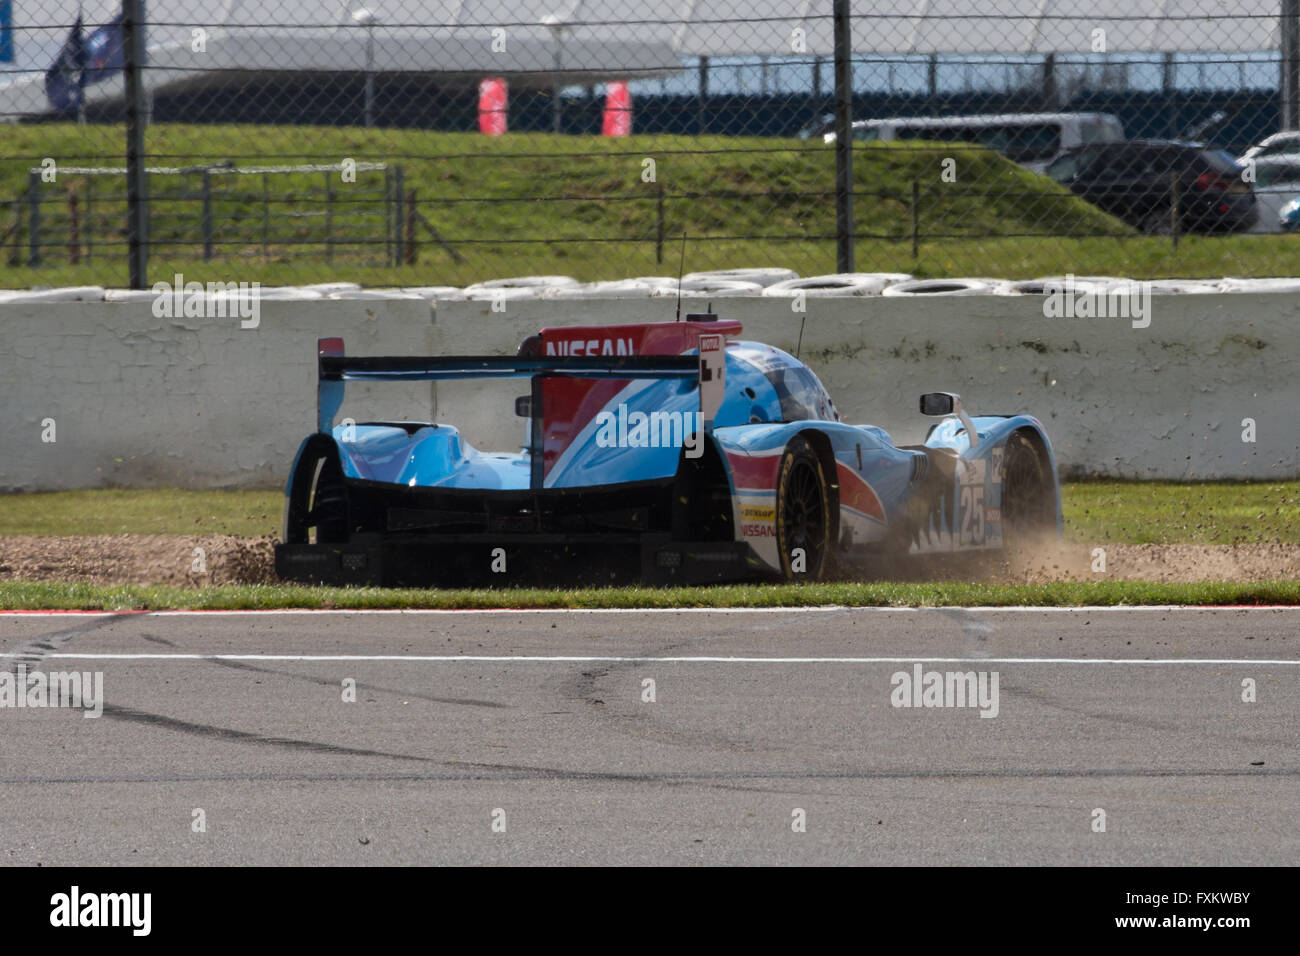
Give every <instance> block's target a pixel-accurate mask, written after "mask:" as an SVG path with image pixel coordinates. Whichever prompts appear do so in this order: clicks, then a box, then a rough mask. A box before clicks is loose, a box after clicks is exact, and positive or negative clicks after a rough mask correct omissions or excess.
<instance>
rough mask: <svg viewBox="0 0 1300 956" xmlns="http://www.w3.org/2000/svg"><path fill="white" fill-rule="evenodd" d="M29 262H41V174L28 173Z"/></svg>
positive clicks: (36, 264) (35, 264)
mask: <svg viewBox="0 0 1300 956" xmlns="http://www.w3.org/2000/svg"><path fill="white" fill-rule="evenodd" d="M27 264H28V265H29V266H39V265H40V264H41V174H40V173H34V172H33V173H28V174H27Z"/></svg>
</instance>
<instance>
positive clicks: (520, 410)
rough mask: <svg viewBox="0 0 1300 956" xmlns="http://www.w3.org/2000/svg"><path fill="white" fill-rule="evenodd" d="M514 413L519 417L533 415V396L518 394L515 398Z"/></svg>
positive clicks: (530, 416)
mask: <svg viewBox="0 0 1300 956" xmlns="http://www.w3.org/2000/svg"><path fill="white" fill-rule="evenodd" d="M515 414H516V415H518V416H519V417H520V418H532V417H533V396H531V395H520V396H519V397H518V398H516V399H515Z"/></svg>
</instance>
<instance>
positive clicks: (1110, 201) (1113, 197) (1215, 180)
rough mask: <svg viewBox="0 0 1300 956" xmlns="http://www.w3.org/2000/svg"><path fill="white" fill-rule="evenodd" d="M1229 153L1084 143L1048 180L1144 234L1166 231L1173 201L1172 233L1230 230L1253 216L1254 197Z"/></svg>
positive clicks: (1181, 146) (1157, 143)
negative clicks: (1176, 206)
mask: <svg viewBox="0 0 1300 956" xmlns="http://www.w3.org/2000/svg"><path fill="white" fill-rule="evenodd" d="M1243 171H1244V168H1243V167H1242V166H1240V165H1238V163H1237V161H1236V160H1235V159H1234V158H1233V156H1232V155H1231V154H1230V153H1227V152H1225V151H1223V150H1220V149H1207V148H1205V147H1204V146H1201V145H1198V144H1195V143H1182V142H1176V141H1171V140H1150V139H1147V140H1141V139H1138V140H1130V141H1129V142H1126V143H1108V144H1103V145H1096V146H1083V147H1080V148H1078V149H1075V150H1071V151H1070V152H1068V153H1066V154H1065V155H1064V156H1061V157H1060V158H1059V159H1057V160H1056V161H1055V162H1053V163H1052V164H1051V165H1050V166H1048V167H1047V175H1048V176H1050V177H1051V178H1052V179H1054V180H1056V181H1057V182H1058V183H1060V184H1061V185H1063V186H1066V187H1067V188H1069V189H1070V190H1071V191H1073V192H1074V193H1077V194H1078V195H1079V196H1082V197H1083V198H1084V199H1086V200H1088V201H1089V202H1091V203H1093V204H1094V205H1096V206H1098V207H1100V208H1101V209H1103V210H1105V211H1106V212H1108V213H1110V214H1111V215H1113V216H1116V217H1118V218H1119V219H1122V220H1124V221H1125V222H1127V223H1129V224H1130V225H1133V226H1136V227H1137V228H1139V229H1141V230H1142V231H1143V232H1147V233H1153V234H1165V233H1169V232H1171V231H1172V230H1173V228H1174V220H1173V217H1172V216H1171V214H1170V213H1171V210H1172V209H1173V206H1174V197H1175V196H1176V197H1177V200H1178V231H1179V232H1237V231H1241V230H1245V229H1249V228H1250V227H1251V226H1253V225H1254V224H1255V219H1256V217H1257V216H1258V210H1257V208H1256V201H1255V192H1254V190H1253V189H1252V188H1251V185H1250V183H1248V182H1247V181H1246V180H1245V179H1244V178H1243V177H1242V173H1243Z"/></svg>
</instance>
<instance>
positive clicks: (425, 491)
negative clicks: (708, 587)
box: [275, 313, 1060, 587]
mask: <svg viewBox="0 0 1300 956" xmlns="http://www.w3.org/2000/svg"><path fill="white" fill-rule="evenodd" d="M740 332H741V324H740V323H739V322H736V321H727V320H718V318H717V317H716V316H714V315H712V314H707V313H706V314H703V315H690V316H687V320H686V321H678V322H655V323H646V324H640V325H614V326H600V327H593V326H568V327H558V328H547V329H543V330H542V331H541V332H540V333H539V334H537V335H534V336H530V337H529V338H527V339H525V341H524V342H523V344H522V346H521V347H520V349H519V351H518V354H517V355H515V356H512V357H502V356H453V357H435V358H411V357H363V358H359V357H350V356H346V355H345V354H344V348H343V342H342V340H341V339H337V338H332V339H321V340H320V341H319V343H318V363H319V383H318V426H319V430H318V431H317V433H316V434H313V435H310V436H309V437H308V438H306V439H305V440H304V441H303V443H302V445H301V447H300V448H299V449H298V454H297V457H296V458H295V459H294V462H293V466H292V468H291V469H290V474H289V480H288V484H287V486H286V488H285V511H284V530H283V535H282V538H281V543H280V544H278V545H277V546H276V551H275V563H276V571H277V573H278V574H279V575H280V577H282V578H285V579H290V580H301V581H310V582H319V583H327V584H371V585H383V586H398V587H403V586H447V585H466V584H483V583H487V584H492V585H504V584H529V585H553V584H559V583H569V582H583V583H599V582H612V581H618V580H624V581H625V580H628V579H631V580H641V581H643V582H645V583H648V584H664V583H702V582H713V581H735V580H743V579H764V578H766V579H774V580H779V579H786V580H819V579H823V578H825V577H828V576H830V575H832V574H834V573H835V571H836V569H837V567H839V566H841V564H842V563H843V562H845V561H846V559H850V558H852V557H853V556H855V555H856V556H868V557H876V558H882V557H883V558H885V559H886V560H891V559H899V560H902V559H904V558H905V557H906V556H907V555H909V554H917V553H932V552H954V551H967V550H987V549H996V548H1003V547H1009V546H1011V545H1013V544H1014V543H1016V542H1017V541H1028V540H1029V539H1030V538H1031V537H1036V536H1040V535H1043V534H1047V535H1057V534H1059V532H1060V490H1059V485H1058V483H1057V477H1056V462H1055V458H1054V456H1053V453H1052V446H1051V443H1050V442H1049V441H1048V438H1047V435H1046V433H1045V432H1044V430H1043V427H1042V425H1041V424H1040V423H1039V422H1038V421H1037V420H1036V419H1034V418H1032V417H1030V416H1028V415H997V416H980V417H974V418H972V417H971V416H969V415H968V414H967V413H966V412H965V411H964V410H963V408H962V405H961V400H960V398H959V397H958V396H956V395H954V394H952V393H947V392H932V393H928V394H925V395H922V396H921V401H920V411H921V413H922V414H923V415H927V416H934V417H938V418H941V419H942V420H941V421H939V422H938V423H936V424H933V425H932V426H931V428H930V431H929V434H928V436H927V438H926V440H925V442H924V443H923V444H920V445H895V444H894V441H893V439H891V438H890V436H889V434H888V433H886V432H885V431H884V430H883V429H881V428H877V427H875V426H872V425H848V424H844V423H842V422H841V421H840V416H839V413H838V412H837V411H836V409H835V405H834V404H833V403H832V401H831V398H830V395H829V394H828V393H827V391H826V389H825V388H823V387H822V384H821V382H819V381H818V379H817V377H816V375H814V374H813V372H812V371H811V370H810V369H809V368H808V367H807V366H806V365H804V364H803V363H802V362H800V361H799V360H798V359H796V358H795V357H793V356H791V355H789V354H787V353H786V352H783V351H781V350H780V349H776V348H772V347H771V346H768V345H762V344H760V343H757V342H749V341H743V340H739V339H737V338H736V336H738V335H739V334H740ZM484 378H517V379H524V380H527V381H528V383H529V388H528V394H527V395H523V396H520V397H519V398H517V399H516V400H515V409H514V411H515V414H517V415H519V416H521V417H523V418H524V419H526V422H527V424H526V429H525V434H526V436H527V439H526V444H525V446H524V447H523V448H522V449H521V450H520V451H518V452H514V453H500V452H483V451H479V450H478V449H476V448H473V447H471V446H470V445H469V443H468V442H466V441H465V440H464V438H462V436H461V433H460V431H459V430H458V429H457V428H455V427H454V426H452V425H448V424H443V423H427V422H403V421H388V422H367V423H358V424H354V423H352V422H351V421H350V420H347V419H345V420H344V422H345V424H343V425H335V418H336V416H337V415H338V412H339V410H340V407H341V405H342V402H343V397H344V388H345V386H346V384H347V383H348V382H358V381H367V382H376V381H379V382H383V381H390V382H397V381H456V380H470V379H484Z"/></svg>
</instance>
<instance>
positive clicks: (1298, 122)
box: [1278, 0, 1300, 129]
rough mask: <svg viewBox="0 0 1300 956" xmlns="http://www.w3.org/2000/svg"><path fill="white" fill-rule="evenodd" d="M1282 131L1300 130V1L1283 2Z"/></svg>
mask: <svg viewBox="0 0 1300 956" xmlns="http://www.w3.org/2000/svg"><path fill="white" fill-rule="evenodd" d="M1281 13H1282V16H1281V18H1280V20H1279V21H1278V33H1279V34H1280V35H1281V41H1282V42H1281V44H1280V45H1281V47H1282V76H1281V82H1280V83H1279V84H1278V85H1279V88H1280V89H1281V91H1282V129H1300V0H1282V10H1281Z"/></svg>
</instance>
